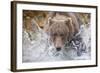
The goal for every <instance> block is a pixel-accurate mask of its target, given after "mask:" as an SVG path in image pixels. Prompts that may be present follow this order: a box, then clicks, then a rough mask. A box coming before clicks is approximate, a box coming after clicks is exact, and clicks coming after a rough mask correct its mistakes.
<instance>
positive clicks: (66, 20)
mask: <svg viewBox="0 0 100 73" xmlns="http://www.w3.org/2000/svg"><path fill="white" fill-rule="evenodd" d="M79 24H80V23H79V21H78V19H77V16H76V14H75V13H60V12H55V13H53V14H52V16H51V17H49V18H48V22H47V23H46V25H45V26H44V31H45V32H46V33H47V35H48V36H49V37H50V38H49V40H50V42H52V43H53V45H54V46H55V48H56V50H57V51H60V50H61V49H62V48H64V45H65V43H68V42H69V41H70V40H71V39H72V38H73V37H74V35H75V34H76V33H78V31H79Z"/></svg>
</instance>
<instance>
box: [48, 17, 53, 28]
mask: <svg viewBox="0 0 100 73" xmlns="http://www.w3.org/2000/svg"><path fill="white" fill-rule="evenodd" d="M52 23H53V20H52V18H48V24H49V26H51V25H52Z"/></svg>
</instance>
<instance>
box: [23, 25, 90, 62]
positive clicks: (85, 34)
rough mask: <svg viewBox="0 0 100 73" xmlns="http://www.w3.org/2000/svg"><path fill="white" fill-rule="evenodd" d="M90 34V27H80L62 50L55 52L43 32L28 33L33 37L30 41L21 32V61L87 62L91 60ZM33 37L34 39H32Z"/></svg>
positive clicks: (25, 33)
mask: <svg viewBox="0 0 100 73" xmlns="http://www.w3.org/2000/svg"><path fill="white" fill-rule="evenodd" d="M90 32H91V30H90V27H89V28H86V27H85V26H84V25H81V28H80V32H79V33H78V34H77V35H76V36H75V37H74V38H73V39H72V40H71V42H70V43H69V44H66V45H65V47H64V49H62V50H61V51H56V50H55V47H54V46H53V44H52V43H50V42H49V41H48V38H49V37H48V36H47V35H46V34H45V32H44V31H43V30H39V31H37V32H36V33H33V34H32V32H30V33H31V34H32V35H33V37H32V40H30V37H29V34H28V33H27V32H26V31H25V30H24V31H23V43H22V46H23V48H22V61H23V62H43V61H63V60H87V59H90V58H91V54H90V53H91V47H90V46H91V38H90V37H91V34H89V33H90ZM34 36H35V37H34Z"/></svg>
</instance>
